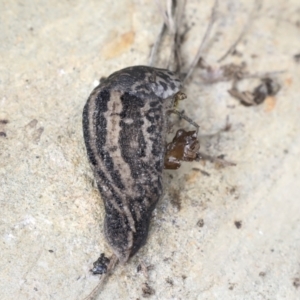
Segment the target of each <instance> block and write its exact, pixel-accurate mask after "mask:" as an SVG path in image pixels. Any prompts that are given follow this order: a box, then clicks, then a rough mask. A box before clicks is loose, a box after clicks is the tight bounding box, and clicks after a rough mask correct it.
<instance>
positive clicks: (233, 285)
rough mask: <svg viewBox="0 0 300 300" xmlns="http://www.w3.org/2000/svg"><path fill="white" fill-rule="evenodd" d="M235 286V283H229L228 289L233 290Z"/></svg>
mask: <svg viewBox="0 0 300 300" xmlns="http://www.w3.org/2000/svg"><path fill="white" fill-rule="evenodd" d="M234 287H235V283H229V290H231V291H232V290H233V289H234Z"/></svg>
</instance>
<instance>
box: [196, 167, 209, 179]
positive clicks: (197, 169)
mask: <svg viewBox="0 0 300 300" xmlns="http://www.w3.org/2000/svg"><path fill="white" fill-rule="evenodd" d="M192 170H193V171H196V172H200V173H201V174H202V175H204V176H207V177H209V176H210V174H209V173H208V172H206V171H204V170H201V169H199V168H192Z"/></svg>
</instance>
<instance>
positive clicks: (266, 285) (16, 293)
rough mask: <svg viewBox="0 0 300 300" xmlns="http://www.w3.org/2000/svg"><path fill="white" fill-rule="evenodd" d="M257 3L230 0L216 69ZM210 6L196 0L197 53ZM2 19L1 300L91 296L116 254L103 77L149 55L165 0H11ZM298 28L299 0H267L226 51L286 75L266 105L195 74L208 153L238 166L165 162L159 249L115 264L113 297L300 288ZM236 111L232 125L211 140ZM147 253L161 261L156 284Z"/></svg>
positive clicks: (282, 292)
mask: <svg viewBox="0 0 300 300" xmlns="http://www.w3.org/2000/svg"><path fill="white" fill-rule="evenodd" d="M220 2H221V1H220ZM253 6H254V1H246V0H243V1H242V0H241V1H233V0H228V1H222V3H221V4H220V7H219V10H218V11H219V14H218V20H217V23H216V26H215V29H214V33H213V36H212V38H211V39H210V47H209V48H208V49H207V51H206V56H205V58H206V61H207V62H208V63H210V64H213V65H214V66H216V68H217V64H216V63H215V62H216V61H217V59H218V58H219V57H220V56H221V55H222V54H224V52H225V50H226V49H228V47H229V46H230V45H231V44H232V43H233V42H234V40H235V39H236V38H237V36H238V35H239V33H240V32H241V30H242V28H243V26H244V25H245V24H246V22H247V20H248V18H249V15H250V12H251V10H252V8H253ZM211 7H212V1H188V5H187V7H186V15H185V19H184V21H183V24H188V25H189V29H190V30H189V31H187V34H186V42H185V44H184V46H183V57H184V63H185V64H189V63H190V62H191V60H192V58H193V57H194V55H195V53H196V51H197V47H198V45H199V43H200V41H201V38H202V36H203V35H204V31H205V28H206V26H207V23H208V20H209V15H210V11H211ZM1 24H2V30H1V33H0V61H1V67H0V87H1V92H0V132H1V134H0V184H1V189H0V207H1V217H0V224H1V226H0V237H1V255H0V264H1V267H0V298H1V299H4V300H5V299H7V300H8V299H18V300H22V299H39V300H40V299H58V300H59V299H83V298H84V297H85V296H87V295H88V294H89V292H91V290H92V289H93V288H94V287H95V286H96V284H97V282H98V278H97V277H94V276H92V275H90V273H89V269H90V268H91V266H92V262H93V261H95V260H96V259H97V257H98V256H99V254H100V253H101V252H105V253H106V254H109V253H111V252H110V249H109V247H108V245H107V244H106V243H105V239H104V235H103V229H102V223H103V217H104V207H103V204H102V201H101V198H100V196H99V193H98V190H97V189H96V187H95V185H94V179H93V175H92V172H91V170H90V167H89V165H88V161H87V157H86V153H85V148H84V144H83V137H82V126H81V115H82V108H83V106H84V104H85V101H86V99H87V97H88V96H89V93H90V92H91V90H92V89H93V88H94V86H95V85H96V84H97V82H98V80H99V78H100V77H102V76H107V75H109V74H110V73H112V72H113V71H116V70H118V69H121V68H123V67H126V66H130V65H138V64H147V63H148V58H149V53H150V47H151V45H152V43H153V42H154V40H155V38H156V36H157V34H158V32H159V29H160V26H161V16H160V14H159V13H158V10H157V7H156V6H155V2H153V1H150V0H133V1H129V0H125V1H114V2H112V1H108V0H106V1H95V0H94V1H82V0H76V1H64V2H58V1H53V0H52V1H36V0H33V1H26V2H22V1H14V2H8V1H7V2H4V1H2V4H1ZM299 34H300V4H299V1H296V0H291V1H283V0H279V1H276V4H275V2H274V1H272V0H266V1H264V2H263V3H262V6H261V8H260V10H259V11H258V12H257V14H256V15H255V18H253V22H252V23H251V27H250V29H249V31H248V33H247V34H246V36H245V37H244V38H243V39H242V41H241V43H240V44H239V45H238V47H237V52H236V54H238V55H234V56H233V55H231V56H229V57H227V58H226V60H225V61H224V62H222V63H231V62H232V63H240V62H242V61H245V62H246V63H247V68H248V70H249V71H250V72H251V73H256V72H270V71H278V70H286V72H285V73H283V74H279V75H277V76H276V78H277V79H278V80H279V81H280V84H281V90H280V92H279V93H278V94H277V95H276V96H274V97H268V98H267V99H266V101H265V102H264V103H263V104H261V105H259V106H255V107H254V106H251V107H246V106H243V105H241V104H240V103H239V102H238V101H237V100H236V99H233V98H232V97H231V96H230V95H229V94H228V92H227V90H228V89H230V88H231V83H230V82H220V83H216V84H205V83H203V80H201V78H200V73H199V70H198V71H196V72H195V74H194V76H193V77H192V78H191V80H190V81H189V82H188V84H187V86H186V88H185V93H186V94H187V95H188V99H185V100H183V101H184V102H182V103H180V105H181V106H180V107H181V109H184V110H185V112H186V114H187V115H189V116H190V117H191V118H192V119H193V120H195V121H196V122H198V123H199V125H200V126H201V134H203V136H202V137H201V138H200V142H201V149H202V151H204V152H205V153H207V154H210V155H215V156H216V155H221V154H224V155H226V158H227V159H228V160H231V161H234V162H235V163H236V164H237V165H236V166H235V167H226V168H222V169H219V168H216V166H215V164H212V163H206V164H203V163H201V162H193V163H184V166H183V167H182V168H180V169H179V170H177V171H172V172H171V171H169V172H166V182H167V183H168V185H167V189H166V195H165V197H164V198H163V199H162V200H161V201H160V203H159V205H158V206H157V208H156V210H155V213H154V217H153V220H152V226H151V230H150V235H149V239H148V242H147V244H146V246H144V247H143V248H142V249H141V251H140V252H139V253H138V254H137V255H136V256H135V257H133V258H132V259H131V260H130V262H129V264H127V265H125V266H120V265H119V266H118V267H117V268H116V270H115V272H114V273H113V274H112V275H111V277H110V278H109V280H108V281H107V283H106V285H105V286H104V288H103V290H102V292H101V294H100V295H99V298H98V299H133V300H134V299H142V298H143V297H146V296H151V298H152V299H199V300H202V299H289V300H290V299H299V297H300V251H299V249H300V162H299V161H300V160H299V156H300V100H299V94H300V62H299V60H300V55H299V53H300V39H299ZM163 50H164V51H166V53H168V51H167V49H163ZM297 54H298V58H299V59H298V61H297V56H296V57H295V55H297ZM250 84H252V83H251V81H245V82H243V85H244V86H241V87H243V88H244V89H247V88H250ZM227 116H228V118H229V122H230V124H231V128H230V130H229V131H227V132H223V133H221V134H217V135H214V136H213V137H210V136H208V135H209V134H211V133H214V132H217V131H218V130H220V129H221V128H222V127H223V126H224V125H225V123H226V118H227ZM182 124H184V126H186V129H190V127H189V125H188V124H186V123H184V122H183V121H182ZM208 174H209V176H208ZM171 177H172V178H171ZM140 263H143V264H144V265H146V266H151V268H149V270H148V276H149V278H148V279H147V278H146V277H145V274H144V273H143V272H137V267H138V265H139V264H140ZM145 282H147V284H148V285H149V287H150V288H151V289H149V292H150V294H151V293H154V294H153V295H148V294H147V293H145V292H147V291H146V289H145V284H144V283H145ZM143 288H144V289H143ZM143 290H144V292H143Z"/></svg>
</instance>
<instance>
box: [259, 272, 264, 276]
mask: <svg viewBox="0 0 300 300" xmlns="http://www.w3.org/2000/svg"><path fill="white" fill-rule="evenodd" d="M258 275H259V276H260V277H265V276H266V272H259V274H258Z"/></svg>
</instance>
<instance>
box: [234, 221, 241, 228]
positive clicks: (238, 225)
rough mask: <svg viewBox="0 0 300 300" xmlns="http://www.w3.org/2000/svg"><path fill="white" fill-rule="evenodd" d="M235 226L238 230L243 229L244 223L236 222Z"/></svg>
mask: <svg viewBox="0 0 300 300" xmlns="http://www.w3.org/2000/svg"><path fill="white" fill-rule="evenodd" d="M234 225H235V227H236V228H237V229H240V228H241V227H242V221H234Z"/></svg>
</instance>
